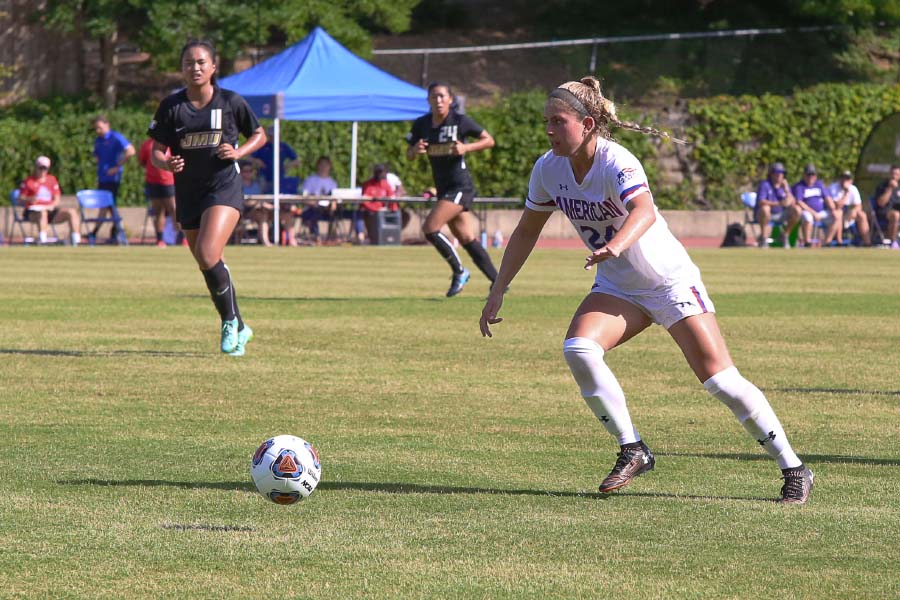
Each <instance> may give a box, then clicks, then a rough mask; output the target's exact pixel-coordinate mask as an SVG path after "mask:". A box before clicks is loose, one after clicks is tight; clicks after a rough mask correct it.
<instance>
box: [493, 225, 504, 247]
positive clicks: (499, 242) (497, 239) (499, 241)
mask: <svg viewBox="0 0 900 600" xmlns="http://www.w3.org/2000/svg"><path fill="white" fill-rule="evenodd" d="M502 247H503V232H502V231H500V230H499V229H498V230H497V231H495V232H494V248H502Z"/></svg>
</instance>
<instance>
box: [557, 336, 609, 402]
mask: <svg viewBox="0 0 900 600" xmlns="http://www.w3.org/2000/svg"><path fill="white" fill-rule="evenodd" d="M604 354H605V352H604V351H603V347H602V346H601V345H600V344H598V343H597V342H595V341H594V340H592V339H590V338H583V337H571V338H569V339H567V340H566V341H565V342H563V357H564V358H565V359H566V364H568V365H569V369H570V370H571V371H572V375H574V377H575V380H576V381H577V382H578V384H579V386H580V387H581V394H582V396H593V395H595V391H594V390H590V389H586V383H587V382H589V381H591V380H592V376H591V375H592V371H591V369H592V367H593V366H594V365H596V364H597V363H598V362H603V355H604Z"/></svg>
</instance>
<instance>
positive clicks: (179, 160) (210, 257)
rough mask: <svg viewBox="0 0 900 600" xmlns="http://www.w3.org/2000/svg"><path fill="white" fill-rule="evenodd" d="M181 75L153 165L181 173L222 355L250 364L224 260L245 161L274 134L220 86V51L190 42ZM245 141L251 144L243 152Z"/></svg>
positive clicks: (156, 136) (180, 216) (155, 124)
mask: <svg viewBox="0 0 900 600" xmlns="http://www.w3.org/2000/svg"><path fill="white" fill-rule="evenodd" d="M181 70H182V74H183V75H184V79H185V82H186V87H185V88H184V89H183V90H181V91H178V92H176V93H174V94H172V95H171V96H169V97H167V98H166V99H165V100H163V101H162V103H160V105H159V108H158V109H157V111H156V116H155V117H154V118H153V121H152V122H151V123H150V128H149V131H148V133H149V135H150V137H152V138H153V153H152V157H151V160H152V161H153V164H154V165H155V166H157V167H159V168H160V169H166V170H169V171H172V172H173V173H175V216H176V219H177V220H178V223H179V224H180V225H181V229H182V230H183V231H184V234H185V236H186V237H187V240H188V244H189V245H190V247H191V253H192V254H193V255H194V259H195V260H196V261H197V265H198V266H199V267H200V271H201V272H202V273H203V278H204V279H205V280H206V286H207V287H208V288H209V293H210V295H211V296H212V300H213V303H214V304H215V306H216V310H218V311H219V315H220V316H221V317H222V342H221V348H222V352H225V353H227V354H230V355H232V356H243V355H244V349H245V346H246V344H247V342H249V341H250V340H251V339H252V337H253V330H252V329H250V327H249V326H247V325H245V324H244V321H243V319H242V318H241V313H240V311H239V310H238V305H237V296H236V294H235V291H234V284H233V282H232V280H231V273H230V272H229V270H228V267H227V266H226V265H225V263H224V262H223V261H222V253H223V251H224V249H225V244H226V243H228V239H229V238H230V237H231V234H232V232H233V231H234V228H235V226H236V225H237V224H238V221H239V220H240V217H241V211H242V209H243V206H244V194H243V189H242V185H241V177H240V169H239V168H238V165H237V161H239V160H240V159H241V158H243V157H245V156H248V155H249V154H251V153H252V152H253V151H254V150H256V149H258V148H259V147H260V146H262V145H263V144H264V143H265V141H266V133H265V131H264V130H263V128H262V127H260V125H259V121H257V120H256V115H254V114H253V111H252V110H251V109H250V107H249V106H248V105H247V102H246V101H245V100H244V99H243V98H241V96H240V95H238V94H236V93H234V92H232V91H229V90H223V89H222V88H220V87H219V86H217V85H216V80H215V74H216V51H215V48H214V47H213V46H212V44H210V43H209V42H205V41H197V40H194V41H190V42H188V43H187V44H186V45H185V46H184V48H182V50H181ZM239 133H240V134H243V135H244V137H245V138H247V141H246V142H245V143H244V144H243V145H241V146H238V134H239ZM167 147H168V148H171V151H172V152H171V156H170V157H168V158H167V157H166V148H167Z"/></svg>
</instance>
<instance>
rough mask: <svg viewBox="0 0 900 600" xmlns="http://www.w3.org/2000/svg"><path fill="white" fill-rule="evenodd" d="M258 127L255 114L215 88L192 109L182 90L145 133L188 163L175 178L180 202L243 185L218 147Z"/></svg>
mask: <svg viewBox="0 0 900 600" xmlns="http://www.w3.org/2000/svg"><path fill="white" fill-rule="evenodd" d="M258 128H259V121H258V120H257V119H256V115H254V114H253V111H252V110H251V109H250V107H249V106H248V105H247V102H246V101H245V100H244V99H243V98H242V97H241V96H240V95H239V94H237V93H236V92H232V91H231V90H224V89H222V88H220V87H216V88H215V92H214V93H213V97H212V100H210V101H209V103H208V104H207V105H206V106H204V107H203V108H200V109H197V108H194V105H193V104H191V101H190V100H189V99H188V97H187V90H181V91H179V92H176V93H174V94H172V95H171V96H168V97H167V98H166V99H165V100H163V101H162V102H161V103H160V105H159V109H157V111H156V116H154V117H153V121H151V123H150V128H149V129H148V131H147V133H148V134H149V135H150V137H152V138H153V139H154V140H156V141H157V142H160V143H161V144H165V145H166V146H168V147H169V148H171V149H172V154H173V155H181V157H182V158H184V169H183V170H182V171H181V172H180V173H175V190H176V196H178V200H179V202H181V201H183V200H188V199H189V198H187V197H186V196H187V195H189V194H196V193H198V192H200V191H203V190H214V189H218V188H221V187H226V186H228V185H229V184H231V183H233V182H234V181H235V180H239V179H240V178H239V177H238V173H239V171H238V167H237V164H236V163H235V162H234V161H233V160H222V159H220V158H219V157H218V156H217V155H216V148H218V147H219V145H220V144H222V143H229V144H231V145H232V146H234V147H237V146H238V134H239V133H240V134H243V135H244V137H250V136H251V135H253V134H254V133H255V132H256V130H257V129H258Z"/></svg>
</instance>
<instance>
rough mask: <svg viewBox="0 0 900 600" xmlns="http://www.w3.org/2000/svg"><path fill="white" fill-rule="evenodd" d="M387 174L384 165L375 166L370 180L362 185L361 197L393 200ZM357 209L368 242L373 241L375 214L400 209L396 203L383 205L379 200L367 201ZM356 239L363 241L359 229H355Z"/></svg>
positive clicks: (392, 192)
mask: <svg viewBox="0 0 900 600" xmlns="http://www.w3.org/2000/svg"><path fill="white" fill-rule="evenodd" d="M387 174H388V169H387V166H386V165H383V164H377V165H375V166H374V167H373V168H372V178H371V179H369V180H368V181H366V182H364V183H363V184H362V195H363V196H366V197H369V198H393V197H394V196H395V194H394V188H393V187H391V184H390V183H389V182H388V180H387ZM359 207H360V210H361V213H362V215H363V219H364V220H365V224H366V231H367V232H368V235H369V239H370V240H371V239H373V235H372V234H373V232H374V231H375V226H376V222H375V213H376V212H378V211H380V210H391V211H396V210H399V208H400V207H399V205H398V204H397V203H396V202H391V203H388V204H387V205H385V203H384V202H381V201H380V200H367V201H365V202H363V203H362V204H360V206H359ZM357 239H358V241H359V242H362V241H363V238H362V228H361V227H357Z"/></svg>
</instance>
